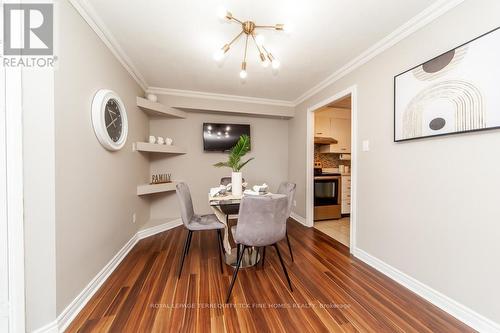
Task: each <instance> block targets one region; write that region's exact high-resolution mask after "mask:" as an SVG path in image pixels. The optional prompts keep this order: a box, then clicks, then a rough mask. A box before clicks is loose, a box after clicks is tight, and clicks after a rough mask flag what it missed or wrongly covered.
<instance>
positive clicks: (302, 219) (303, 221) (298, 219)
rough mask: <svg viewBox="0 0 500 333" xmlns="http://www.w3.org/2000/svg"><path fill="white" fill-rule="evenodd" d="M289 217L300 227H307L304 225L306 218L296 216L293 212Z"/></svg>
mask: <svg viewBox="0 0 500 333" xmlns="http://www.w3.org/2000/svg"><path fill="white" fill-rule="evenodd" d="M290 217H291V218H292V219H294V220H295V221H297V222H299V223H300V224H302V225H304V226H306V227H308V225H307V224H306V218H305V217H302V216H300V215H299V214H296V213H294V212H292V213H291V214H290Z"/></svg>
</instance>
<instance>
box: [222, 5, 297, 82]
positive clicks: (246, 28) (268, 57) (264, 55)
mask: <svg viewBox="0 0 500 333" xmlns="http://www.w3.org/2000/svg"><path fill="white" fill-rule="evenodd" d="M219 17H220V18H221V19H224V20H227V21H231V22H236V23H238V24H240V25H241V31H240V32H239V33H238V34H237V35H236V36H235V37H234V38H233V39H232V40H231V41H230V42H229V43H227V44H225V45H224V46H223V47H221V48H220V49H219V50H217V51H216V52H215V53H214V59H215V60H216V61H221V60H222V59H223V58H224V56H225V54H226V53H227V51H229V49H230V48H231V45H233V44H234V43H235V42H236V41H237V40H239V39H240V37H242V36H243V35H245V36H244V38H245V53H244V54H243V61H242V62H241V71H240V78H242V79H246V77H247V76H248V73H247V62H246V61H247V49H248V39H249V38H251V39H252V40H253V43H254V44H255V47H256V48H257V51H258V52H259V57H260V62H261V64H262V66H264V67H268V66H269V64H271V67H272V68H273V69H278V68H279V67H280V61H279V60H278V59H276V57H275V56H273V54H272V53H271V52H270V51H269V50H268V49H267V48H266V47H265V46H264V37H263V36H262V35H260V34H257V33H256V30H257V29H274V30H278V31H285V32H288V25H287V26H286V27H285V25H284V24H275V25H257V24H256V23H255V22H252V21H241V20H239V19H237V18H236V17H234V16H233V14H231V13H230V12H228V11H227V10H225V9H222V10H220V12H219Z"/></svg>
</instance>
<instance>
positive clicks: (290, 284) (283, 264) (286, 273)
mask: <svg viewBox="0 0 500 333" xmlns="http://www.w3.org/2000/svg"><path fill="white" fill-rule="evenodd" d="M273 246H274V248H275V249H276V252H277V253H278V258H280V263H281V267H283V272H284V273H285V276H286V279H287V281H288V286H289V287H290V291H293V288H292V282H290V277H289V276H288V272H287V270H286V267H285V263H284V262H283V258H281V253H280V249H279V248H278V244H276V243H275V244H273Z"/></svg>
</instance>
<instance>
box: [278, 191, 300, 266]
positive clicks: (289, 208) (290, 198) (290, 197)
mask: <svg viewBox="0 0 500 333" xmlns="http://www.w3.org/2000/svg"><path fill="white" fill-rule="evenodd" d="M296 188H297V185H296V184H294V183H290V182H282V183H281V184H280V186H279V187H278V192H277V193H278V194H284V195H286V196H287V198H288V206H287V211H286V218H287V220H288V218H289V217H290V214H291V213H292V206H293V198H294V197H295V189H296ZM285 235H286V242H287V244H288V251H290V257H291V258H292V261H293V252H292V246H291V245H290V239H289V238H288V230H287V231H286V233H285Z"/></svg>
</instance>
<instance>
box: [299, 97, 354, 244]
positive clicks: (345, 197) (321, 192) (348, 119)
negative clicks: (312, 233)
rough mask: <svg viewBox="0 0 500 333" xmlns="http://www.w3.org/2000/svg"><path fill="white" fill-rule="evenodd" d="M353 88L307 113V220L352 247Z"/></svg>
mask: <svg viewBox="0 0 500 333" xmlns="http://www.w3.org/2000/svg"><path fill="white" fill-rule="evenodd" d="M356 111H357V110H356V87H351V88H349V89H346V90H345V91H342V92H340V93H338V94H336V95H335V96H332V97H331V98H329V99H327V100H324V101H322V102H320V103H318V104H316V105H314V106H311V107H310V108H309V109H308V112H307V125H308V131H307V139H308V140H307V145H308V146H307V157H308V158H307V190H306V192H307V212H306V221H307V224H308V225H309V226H311V227H314V228H316V229H318V230H320V231H322V232H323V233H325V234H327V235H328V236H330V237H332V238H333V239H335V240H336V241H338V242H340V243H342V244H344V245H345V246H347V247H349V248H350V250H351V252H352V251H353V250H354V247H355V230H356V210H355V207H356V196H355V193H356V191H355V190H356V187H355V184H356V171H357V163H356V149H355V147H356V142H357V140H356V134H357V133H356Z"/></svg>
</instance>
